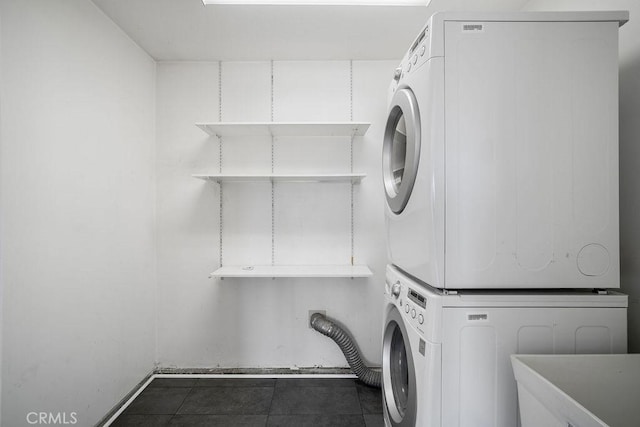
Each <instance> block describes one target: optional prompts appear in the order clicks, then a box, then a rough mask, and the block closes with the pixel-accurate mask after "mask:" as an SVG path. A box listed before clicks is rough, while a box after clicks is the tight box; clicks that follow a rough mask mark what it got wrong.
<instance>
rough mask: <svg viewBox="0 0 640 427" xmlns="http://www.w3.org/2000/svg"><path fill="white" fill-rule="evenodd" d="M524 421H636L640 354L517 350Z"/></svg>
mask: <svg viewBox="0 0 640 427" xmlns="http://www.w3.org/2000/svg"><path fill="white" fill-rule="evenodd" d="M511 363H512V365H513V372H514V375H515V378H516V381H517V384H518V405H519V407H520V418H521V421H522V427H556V426H558V427H596V426H611V427H637V426H639V425H640V354H602V355H601V354H584V355H512V356H511Z"/></svg>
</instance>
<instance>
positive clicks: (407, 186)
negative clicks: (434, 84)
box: [382, 88, 420, 214]
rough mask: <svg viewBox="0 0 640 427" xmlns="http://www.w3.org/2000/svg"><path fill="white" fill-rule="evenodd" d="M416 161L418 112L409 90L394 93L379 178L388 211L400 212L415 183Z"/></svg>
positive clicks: (418, 127)
mask: <svg viewBox="0 0 640 427" xmlns="http://www.w3.org/2000/svg"><path fill="white" fill-rule="evenodd" d="M419 159H420V113H419V110H418V103H417V101H416V97H415V96H414V95H413V92H412V91H411V90H410V89H409V88H404V89H400V90H398V91H397V92H396V93H395V95H394V96H393V99H392V100H391V110H390V112H389V117H388V119H387V126H386V128H385V131H384V142H383V147H382V176H383V179H384V188H385V192H386V195H387V203H388V204H389V208H391V210H392V211H393V212H394V213H396V214H399V213H401V212H402V211H403V210H404V208H405V206H407V202H408V201H409V197H411V190H413V184H414V183H415V181H416V175H417V174H418V161H419Z"/></svg>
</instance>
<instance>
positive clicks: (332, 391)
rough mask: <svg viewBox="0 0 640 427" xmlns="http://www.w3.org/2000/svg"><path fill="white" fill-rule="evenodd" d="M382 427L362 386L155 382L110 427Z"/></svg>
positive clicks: (376, 396) (373, 398)
mask: <svg viewBox="0 0 640 427" xmlns="http://www.w3.org/2000/svg"><path fill="white" fill-rule="evenodd" d="M111 425H112V426H113V427H129V426H144V427H146V426H148V427H161V426H223V427H234V426H243V427H254V426H256V427H257V426H262V427H264V426H273V427H276V426H277V427H288V426H295V427H352V426H353V427H355V426H363V427H382V426H384V421H383V418H382V395H381V392H380V390H379V389H375V388H371V387H368V386H366V385H364V384H363V383H361V382H360V381H358V380H355V379H350V378H340V379H320V378H318V379H307V378H278V379H274V378H200V379H198V378H193V379H191V378H156V379H155V380H153V381H152V382H151V384H149V386H148V387H147V388H146V389H145V390H144V391H143V392H142V393H140V395H138V397H137V398H136V399H135V400H134V401H133V402H132V403H131V404H130V405H129V407H128V408H127V409H125V411H124V412H123V413H122V414H121V415H120V416H119V417H118V419H117V420H116V421H115V422H114V423H113V424H111Z"/></svg>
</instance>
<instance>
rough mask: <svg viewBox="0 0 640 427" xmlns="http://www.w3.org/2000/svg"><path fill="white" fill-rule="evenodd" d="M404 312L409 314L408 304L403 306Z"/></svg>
mask: <svg viewBox="0 0 640 427" xmlns="http://www.w3.org/2000/svg"><path fill="white" fill-rule="evenodd" d="M404 312H405V313H408V312H409V304H407V305H405V306H404Z"/></svg>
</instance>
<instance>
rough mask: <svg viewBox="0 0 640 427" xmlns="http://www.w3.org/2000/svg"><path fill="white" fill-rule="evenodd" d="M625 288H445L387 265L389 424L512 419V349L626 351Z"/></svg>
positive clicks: (436, 426) (415, 426) (411, 426)
mask: <svg viewBox="0 0 640 427" xmlns="http://www.w3.org/2000/svg"><path fill="white" fill-rule="evenodd" d="M626 313H627V296H626V295H622V294H620V293H617V292H615V291H608V292H606V294H597V293H593V292H589V291H577V290H574V291H561V290H558V291H545V292H541V291H524V290H523V291H521V292H510V293H506V292H503V291H493V292H486V291H485V292H481V291H478V290H468V291H460V292H459V293H457V294H446V293H444V292H443V291H442V290H439V289H435V288H431V287H425V286H423V285H421V284H419V283H418V282H417V281H415V280H413V279H411V278H409V277H407V276H405V275H403V274H402V273H401V272H399V271H398V270H397V269H396V268H394V267H392V266H388V267H387V275H386V289H385V307H384V329H383V331H384V333H383V357H382V372H383V398H384V412H385V415H384V416H385V423H386V425H387V426H394V427H395V426H403V427H514V426H517V425H518V424H519V421H518V404H517V400H516V399H517V386H516V382H515V379H514V376H513V371H512V369H511V363H510V360H509V356H510V355H511V354H536V353H537V354H541V353H544V354H574V353H582V354H584V353H625V352H626V350H627V339H626V324H627V322H626V318H627V316H626Z"/></svg>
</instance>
